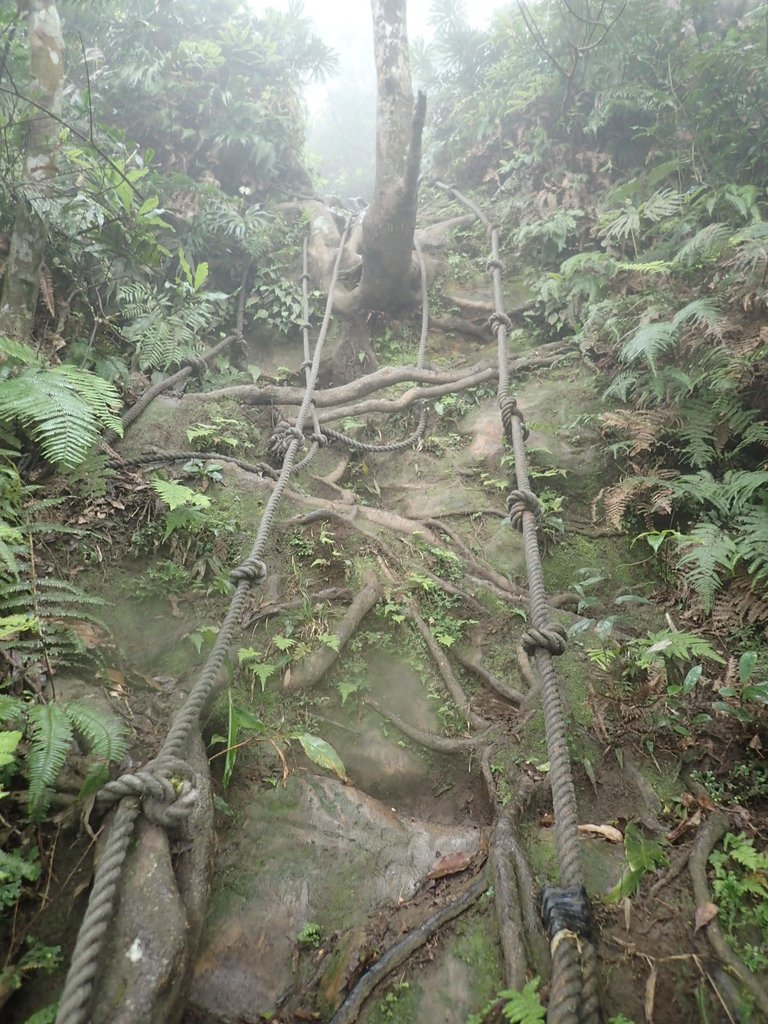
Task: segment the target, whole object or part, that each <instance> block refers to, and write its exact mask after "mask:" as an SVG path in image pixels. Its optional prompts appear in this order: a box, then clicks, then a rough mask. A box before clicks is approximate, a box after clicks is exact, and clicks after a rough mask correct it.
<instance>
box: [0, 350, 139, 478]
mask: <svg viewBox="0 0 768 1024" xmlns="http://www.w3.org/2000/svg"><path fill="white" fill-rule="evenodd" d="M0 351H2V346H0ZM6 373H7V371H6ZM119 407H120V399H119V396H118V394H117V391H116V390H115V388H114V385H112V384H111V383H109V382H108V381H105V380H102V379H101V377H97V376H96V375H95V374H93V373H91V372H90V371H89V370H79V369H76V368H75V367H74V366H66V365H64V366H54V367H49V368H47V369H42V368H32V367H27V368H25V369H22V370H21V371H20V372H19V373H18V374H17V375H16V376H7V375H4V373H3V371H2V369H0V429H3V428H4V429H6V430H10V429H12V428H13V426H14V425H15V424H18V426H19V427H20V428H21V429H22V430H23V431H25V433H26V434H27V435H28V436H29V437H30V439H31V440H33V441H35V442H36V443H38V444H39V445H40V449H41V451H42V453H43V455H44V456H45V458H46V459H48V460H49V461H50V462H52V463H53V464H54V465H55V466H57V467H60V468H62V469H71V468H73V467H75V466H78V465H80V463H82V462H83V461H84V460H85V458H86V456H87V455H88V453H89V451H90V450H91V448H92V447H93V446H94V445H95V444H96V442H97V441H98V440H99V436H100V434H101V432H102V431H103V430H114V431H115V432H116V433H117V434H118V435H122V432H123V428H122V424H121V422H120V420H119V418H118V417H117V416H116V415H115V412H116V410H117V409H118V408H119Z"/></svg>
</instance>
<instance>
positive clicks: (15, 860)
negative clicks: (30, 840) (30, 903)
mask: <svg viewBox="0 0 768 1024" xmlns="http://www.w3.org/2000/svg"><path fill="white" fill-rule="evenodd" d="M39 878H40V860H39V856H38V852H37V849H32V850H28V851H26V852H25V853H9V852H7V851H5V850H0V909H3V908H5V907H13V906H15V904H16V903H17V902H18V899H19V897H20V896H21V892H22V887H23V886H24V883H25V882H29V883H32V882H36V881H37V880H38V879H39Z"/></svg>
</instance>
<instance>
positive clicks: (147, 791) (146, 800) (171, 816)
mask: <svg viewBox="0 0 768 1024" xmlns="http://www.w3.org/2000/svg"><path fill="white" fill-rule="evenodd" d="M127 796H133V797H138V798H139V799H140V800H141V801H142V804H143V809H144V813H145V814H146V815H147V817H148V818H149V819H150V820H151V821H153V822H154V823H155V824H157V825H163V826H165V827H172V826H175V825H178V824H179V822H180V821H181V820H182V819H183V818H185V817H186V816H187V815H188V814H189V812H190V810H191V809H192V806H193V805H194V803H195V801H196V800H197V796H198V780H197V775H196V774H195V772H194V771H193V770H192V769H191V768H190V766H189V765H188V764H187V762H186V761H183V760H181V759H180V758H178V757H166V756H163V755H161V756H159V757H157V758H155V759H154V760H153V761H149V762H148V763H147V764H146V765H144V767H143V768H140V769H139V771H137V772H126V774H125V775H121V776H120V778H118V779H115V780H114V781H113V782H108V783H107V784H106V786H102V788H101V789H100V790H99V793H98V796H97V800H98V803H99V804H100V805H102V806H111V805H112V804H115V803H118V802H119V801H120V800H122V799H123V797H127Z"/></svg>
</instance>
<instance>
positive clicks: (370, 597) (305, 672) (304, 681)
mask: <svg viewBox="0 0 768 1024" xmlns="http://www.w3.org/2000/svg"><path fill="white" fill-rule="evenodd" d="M364 583H365V585H364V586H363V589H362V590H361V591H360V592H359V593H358V594H357V595H356V596H355V598H354V600H353V601H352V604H351V605H350V606H349V608H348V609H347V612H346V614H345V615H344V618H343V619H342V620H341V622H339V623H338V624H337V626H336V629H335V630H334V633H335V635H336V636H337V637H338V638H339V645H338V650H334V649H333V648H332V647H327V646H321V647H319V648H318V649H317V650H315V651H313V652H312V653H311V654H308V655H307V657H306V658H302V659H301V661H299V662H297V663H296V664H295V665H291V667H290V668H289V669H288V670H287V671H286V673H285V676H284V678H283V689H284V690H286V691H288V692H290V693H293V692H295V691H296V690H305V689H307V688H308V687H310V686H316V685H317V684H318V683H319V682H320V680H321V679H322V678H323V677H324V676H325V674H326V672H328V670H329V669H330V668H331V666H332V665H334V664H335V662H336V661H337V660H338V657H339V653H340V652H341V650H342V648H343V647H344V646H345V645H346V644H347V643H348V641H349V640H350V639H351V638H352V636H353V634H354V632H355V630H356V629H357V627H358V626H359V625H360V623H361V622H362V620H363V619H364V618H365V616H366V615H367V614H368V612H369V611H370V610H371V608H373V606H374V605H375V604H376V602H377V601H378V600H379V598H380V597H381V584H380V583H379V581H378V580H377V579H376V577H375V576H374V575H373V573H371V572H369V573H367V574H366V576H365V577H364Z"/></svg>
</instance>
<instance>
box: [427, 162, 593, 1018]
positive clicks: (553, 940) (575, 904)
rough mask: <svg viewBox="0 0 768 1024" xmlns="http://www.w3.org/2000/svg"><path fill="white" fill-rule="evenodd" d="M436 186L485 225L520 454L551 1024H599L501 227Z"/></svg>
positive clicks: (496, 326) (511, 435) (518, 500)
mask: <svg viewBox="0 0 768 1024" xmlns="http://www.w3.org/2000/svg"><path fill="white" fill-rule="evenodd" d="M435 184H436V185H437V187H439V188H442V189H444V190H445V191H447V192H449V193H451V194H452V195H453V196H455V198H456V199H458V200H459V201H460V202H462V203H464V205H465V206H467V207H468V208H469V209H470V210H472V212H473V213H474V214H475V215H476V216H477V217H478V219H479V220H480V221H481V222H482V223H483V225H484V226H485V228H486V230H487V232H488V235H489V238H490V242H491V255H490V258H489V260H488V271H489V273H490V275H491V280H492V282H493V304H494V310H495V313H494V315H493V316H492V317H491V327H492V328H493V330H494V332H495V334H496V339H497V347H498V367H499V386H498V401H499V409H500V412H501V419H502V424H503V427H504V433H505V435H506V437H507V439H508V440H509V442H510V443H511V445H512V448H513V451H514V455H515V477H516V482H517V489H516V490H514V491H513V492H512V493H511V494H510V496H509V499H508V508H509V512H510V520H511V522H512V524H513V525H514V526H515V528H516V529H518V530H519V531H520V532H521V533H522V537H523V550H524V553H525V562H526V570H527V574H528V593H529V599H530V614H529V623H530V627H529V629H528V630H527V631H526V633H525V635H524V636H523V638H522V644H523V647H524V649H525V650H526V651H527V652H529V653H532V654H533V657H534V662H535V665H536V669H537V672H538V675H539V678H540V679H541V699H542V706H543V710H544V725H545V730H546V740H547V751H548V754H549V763H550V771H549V780H550V785H551V788H552V803H553V808H554V818H555V824H554V828H555V845H556V850H557V861H558V869H559V876H560V887H559V888H558V889H556V890H550V892H549V896H548V898H545V899H543V901H542V903H543V906H544V908H545V911H546V913H547V921H546V924H547V929H548V932H549V937H550V950H551V954H552V988H551V995H550V1001H549V1010H548V1014H547V1020H548V1022H549V1024H599V1020H600V1015H599V999H598V977H597V955H596V951H595V950H594V946H593V945H592V942H591V934H590V922H589V911H588V904H587V902H586V894H585V891H584V873H583V867H582V862H581V847H580V840H579V833H578V817H577V810H576V791H575V788H574V785H573V777H572V774H571V760H570V753H569V750H568V735H567V725H566V719H565V713H564V708H563V701H562V697H561V693H560V684H559V680H558V678H557V673H556V671H555V667H554V663H553V661H552V658H553V656H555V655H559V654H562V653H563V651H564V650H565V630H564V629H563V627H562V626H560V625H559V624H557V623H552V622H550V620H549V606H548V602H547V596H546V591H545V588H544V574H543V570H542V565H541V553H540V550H539V540H538V527H539V524H540V520H541V506H540V504H539V501H538V499H537V498H536V496H535V494H534V493H533V491H532V489H531V484H530V480H529V477H528V460H527V455H526V450H525V441H526V438H527V435H528V430H527V428H526V426H525V420H524V419H523V416H522V413H521V412H520V410H519V409H518V407H517V402H516V400H515V399H514V398H513V397H512V396H511V395H510V393H509V364H508V353H507V331H508V330H509V328H510V326H511V322H510V320H509V317H508V316H507V314H506V312H505V310H504V297H503V293H502V270H503V263H502V260H501V254H500V250H499V228H498V225H496V224H491V222H490V221H489V220H488V218H487V217H486V216H485V215H484V214H483V212H482V211H481V210H480V209H479V208H478V207H477V206H476V205H475V204H474V203H473V202H471V201H470V200H469V199H467V197H466V196H463V195H462V194H461V193H460V192H458V191H457V190H456V189H453V188H451V187H450V186H446V185H443V184H441V183H440V182H435Z"/></svg>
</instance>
